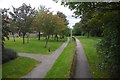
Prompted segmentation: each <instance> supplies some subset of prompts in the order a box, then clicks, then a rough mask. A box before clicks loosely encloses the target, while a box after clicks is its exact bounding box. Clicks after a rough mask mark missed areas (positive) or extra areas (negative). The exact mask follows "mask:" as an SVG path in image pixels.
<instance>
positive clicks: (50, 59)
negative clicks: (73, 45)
mask: <svg viewBox="0 0 120 80" xmlns="http://www.w3.org/2000/svg"><path fill="white" fill-rule="evenodd" d="M69 41H70V40H69V38H68V40H67V41H66V42H65V43H63V44H62V46H61V47H60V48H58V49H57V50H56V51H54V52H53V53H52V54H50V55H41V54H25V53H18V55H19V56H26V57H30V58H34V59H36V60H38V61H41V63H40V64H38V65H37V66H36V67H35V68H34V69H33V70H32V71H31V72H29V73H28V74H27V75H25V76H23V77H22V78H44V77H45V75H46V74H47V72H48V71H49V70H50V68H51V67H52V65H53V64H54V62H55V61H56V59H57V58H58V56H59V55H60V54H61V53H62V51H63V50H64V48H65V47H66V46H67V44H68V43H69Z"/></svg>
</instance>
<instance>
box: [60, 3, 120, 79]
mask: <svg viewBox="0 0 120 80" xmlns="http://www.w3.org/2000/svg"><path fill="white" fill-rule="evenodd" d="M62 4H63V5H66V6H69V8H70V9H71V10H74V13H75V17H80V18H81V21H80V22H79V23H76V25H75V28H74V29H76V28H77V29H79V28H80V29H79V30H80V31H81V32H85V33H87V34H88V37H89V35H90V34H91V35H94V36H103V38H102V40H101V41H100V43H99V44H98V47H97V52H98V55H99V57H98V58H99V59H101V60H100V64H99V68H100V69H103V70H104V69H106V70H108V71H109V73H110V76H111V77H119V76H120V63H119V62H120V54H119V52H120V22H119V20H120V2H104V3H101V2H87V3H84V2H69V3H67V2H63V3H62Z"/></svg>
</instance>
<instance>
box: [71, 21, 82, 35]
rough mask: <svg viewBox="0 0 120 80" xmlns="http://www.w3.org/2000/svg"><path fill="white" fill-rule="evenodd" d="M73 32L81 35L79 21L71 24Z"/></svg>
mask: <svg viewBox="0 0 120 80" xmlns="http://www.w3.org/2000/svg"><path fill="white" fill-rule="evenodd" d="M73 34H74V35H76V36H78V35H81V25H80V22H78V23H75V25H74V26H73Z"/></svg>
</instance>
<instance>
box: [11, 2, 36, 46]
mask: <svg viewBox="0 0 120 80" xmlns="http://www.w3.org/2000/svg"><path fill="white" fill-rule="evenodd" d="M34 13H35V9H32V7H31V6H30V5H26V4H25V3H23V4H22V6H20V7H18V8H14V7H13V12H10V15H11V17H12V19H13V20H14V21H15V22H16V23H17V27H18V28H19V31H20V33H22V36H23V44H24V43H25V41H24V38H25V35H26V33H27V32H29V29H30V27H31V23H32V20H33V17H34Z"/></svg>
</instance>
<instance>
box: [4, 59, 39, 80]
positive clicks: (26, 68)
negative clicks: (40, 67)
mask: <svg viewBox="0 0 120 80" xmlns="http://www.w3.org/2000/svg"><path fill="white" fill-rule="evenodd" d="M37 63H38V61H36V60H34V59H31V58H27V57H17V58H16V59H14V60H12V61H10V62H7V63H5V64H3V65H2V78H19V77H21V76H24V75H26V74H27V73H29V72H30V71H31V70H32V69H33V68H34V67H35V66H36V65H37Z"/></svg>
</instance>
